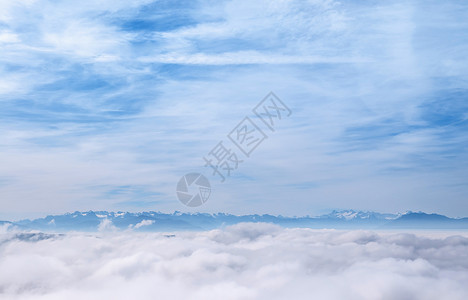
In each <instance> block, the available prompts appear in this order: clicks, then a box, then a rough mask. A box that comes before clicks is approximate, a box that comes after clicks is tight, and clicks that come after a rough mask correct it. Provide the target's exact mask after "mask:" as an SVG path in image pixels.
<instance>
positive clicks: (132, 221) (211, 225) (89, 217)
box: [0, 210, 468, 232]
mask: <svg viewBox="0 0 468 300" xmlns="http://www.w3.org/2000/svg"><path fill="white" fill-rule="evenodd" d="M243 222H265V223H273V224H277V225H280V226H283V227H306V228H314V229H322V228H330V229H468V218H450V217H447V216H444V215H440V214H434V213H432V214H427V213H424V212H411V211H408V212H406V213H404V214H401V213H399V214H389V213H378V212H373V211H355V210H333V211H332V212H330V213H328V214H324V215H320V216H315V217H310V216H303V217H284V216H281V215H278V216H274V215H270V214H263V215H259V214H251V215H232V214H226V213H214V214H210V213H182V212H179V211H175V212H174V213H161V212H155V211H146V212H133V213H132V212H122V211H118V212H112V211H110V212H109V211H85V212H80V211H75V212H73V213H65V214H61V215H48V216H46V217H43V218H37V219H32V220H30V219H24V220H20V221H16V222H10V221H0V225H2V226H10V227H16V228H18V229H23V230H40V231H52V232H59V231H99V230H110V229H114V230H135V231H178V230H187V231H190V230H210V229H216V228H222V227H224V226H229V225H234V224H238V223H243Z"/></svg>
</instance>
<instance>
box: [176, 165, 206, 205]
mask: <svg viewBox="0 0 468 300" xmlns="http://www.w3.org/2000/svg"><path fill="white" fill-rule="evenodd" d="M176 191H177V198H179V201H180V202H182V203H183V204H185V205H187V206H190V207H196V206H200V205H202V204H203V203H205V202H206V201H208V198H209V197H210V194H211V185H210V182H209V181H208V179H206V177H205V176H203V175H202V174H200V173H188V174H185V176H183V177H182V178H181V179H180V180H179V182H178V183H177V189H176Z"/></svg>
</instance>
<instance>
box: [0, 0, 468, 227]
mask: <svg viewBox="0 0 468 300" xmlns="http://www.w3.org/2000/svg"><path fill="white" fill-rule="evenodd" d="M467 32H468V4H467V3H466V2H464V1H444V2H440V1H392V2H391V3H388V2H387V1H342V2H336V1H329V0H311V1H292V0H291V1H131V2H129V1H120V0H118V1H116V0H114V1H110V0H105V1H99V2H98V1H88V0H83V1H79V3H77V2H69V1H41V0H37V1H35V0H18V1H2V2H0V120H1V122H0V135H1V137H2V138H1V139H0V212H1V213H0V217H1V218H11V217H23V216H35V215H42V214H45V213H60V212H66V211H74V210H90V209H93V210H95V209H105V210H114V211H115V210H129V211H141V210H159V211H163V212H171V211H174V210H179V211H191V212H194V211H202V212H218V211H222V212H228V213H235V214H246V213H272V214H283V215H305V214H311V215H315V214H319V213H322V212H324V211H327V210H329V209H340V208H354V209H361V210H376V211H385V212H402V211H403V212H404V211H406V210H423V211H427V212H439V213H444V214H447V215H450V216H466V215H468V171H467V170H468V154H467V153H468V151H467V147H468V135H467V132H468V56H467V55H466V53H468V34H467ZM270 91H274V92H275V93H276V94H277V95H278V96H279V97H280V98H281V99H282V100H283V102H285V103H286V104H287V105H288V106H289V107H290V108H291V110H292V112H293V113H292V115H291V116H290V117H289V118H286V119H284V120H282V122H281V123H280V124H279V126H278V129H277V130H276V131H275V133H269V137H268V139H267V140H266V141H265V142H264V143H262V144H261V145H260V146H259V147H258V149H256V150H255V152H254V153H253V155H252V156H251V157H250V158H249V159H247V160H246V161H245V162H244V163H242V165H241V166H239V169H238V170H236V171H235V173H233V175H232V177H231V178H229V179H228V180H226V182H224V183H219V182H218V181H217V179H216V178H215V177H209V176H210V173H209V170H208V169H205V168H203V164H204V162H203V159H202V158H203V156H204V155H206V154H207V153H208V152H209V151H210V150H211V149H212V148H213V147H214V146H215V145H216V144H217V143H218V142H219V141H221V140H226V135H227V134H228V133H229V132H230V131H231V130H232V129H233V128H234V127H235V126H236V125H237V123H238V122H239V121H240V120H242V119H243V118H244V117H245V116H247V115H249V114H251V109H252V108H253V107H254V106H255V105H256V104H257V103H258V102H259V101H260V100H261V99H263V97H265V95H267V94H268V93H269V92H270ZM192 171H204V172H206V173H207V176H208V177H209V179H210V181H211V183H212V187H213V191H212V196H211V198H210V199H209V201H208V202H207V203H206V204H205V205H203V206H201V207H198V208H196V209H189V208H187V207H185V206H183V205H182V204H180V203H179V202H178V200H177V198H176V195H175V185H176V183H177V181H178V180H179V178H180V177H181V176H182V175H183V174H185V173H187V172H192Z"/></svg>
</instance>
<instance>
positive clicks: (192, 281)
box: [0, 223, 468, 300]
mask: <svg viewBox="0 0 468 300" xmlns="http://www.w3.org/2000/svg"><path fill="white" fill-rule="evenodd" d="M467 236H468V235H467V234H466V233H465V234H459V235H457V234H456V233H452V234H443V233H416V234H409V233H391V232H371V231H337V230H311V229H284V228H281V227H278V226H275V225H271V224H262V223H256V224H253V223H243V224H238V225H235V226H231V227H227V228H224V229H219V230H212V231H204V232H176V233H172V234H168V233H136V232H131V231H126V232H118V231H115V230H114V231H112V230H111V231H107V232H105V231H104V232H100V233H69V234H39V233H36V234H34V233H24V232H15V231H11V230H9V231H8V230H5V228H4V230H3V232H0V298H1V299H203V300H206V299H425V300H426V299H438V300H439V299H468V285H467V283H468V238H467Z"/></svg>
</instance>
